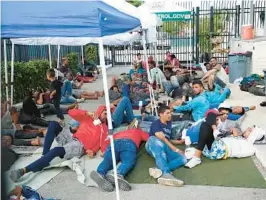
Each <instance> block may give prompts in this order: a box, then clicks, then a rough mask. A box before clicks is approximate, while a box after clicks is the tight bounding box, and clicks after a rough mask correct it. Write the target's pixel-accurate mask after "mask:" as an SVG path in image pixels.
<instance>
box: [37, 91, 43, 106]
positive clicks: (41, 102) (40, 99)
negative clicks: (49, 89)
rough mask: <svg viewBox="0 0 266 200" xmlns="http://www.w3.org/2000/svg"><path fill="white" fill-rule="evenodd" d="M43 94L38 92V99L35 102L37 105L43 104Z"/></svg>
mask: <svg viewBox="0 0 266 200" xmlns="http://www.w3.org/2000/svg"><path fill="white" fill-rule="evenodd" d="M43 95H44V94H43V93H41V94H40V96H39V99H38V100H37V102H36V103H37V104H38V105H42V104H43Z"/></svg>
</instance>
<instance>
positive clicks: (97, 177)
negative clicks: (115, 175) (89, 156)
mask: <svg viewBox="0 0 266 200" xmlns="http://www.w3.org/2000/svg"><path fill="white" fill-rule="evenodd" d="M90 177H91V179H92V180H93V181H94V182H95V183H96V184H97V185H98V187H99V188H101V189H102V190H104V191H106V192H112V191H114V186H113V184H112V183H110V182H109V181H108V180H107V179H105V178H104V177H103V176H102V175H101V174H99V173H98V172H96V171H92V172H91V173H90Z"/></svg>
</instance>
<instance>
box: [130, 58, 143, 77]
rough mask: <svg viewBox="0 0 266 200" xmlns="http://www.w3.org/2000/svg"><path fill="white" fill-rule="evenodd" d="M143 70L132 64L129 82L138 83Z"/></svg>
mask: <svg viewBox="0 0 266 200" xmlns="http://www.w3.org/2000/svg"><path fill="white" fill-rule="evenodd" d="M144 72H145V69H144V68H143V67H142V65H141V66H140V65H139V64H138V63H137V62H133V68H132V69H130V70H129V79H130V80H131V81H140V80H139V79H141V77H142V75H143V74H144Z"/></svg>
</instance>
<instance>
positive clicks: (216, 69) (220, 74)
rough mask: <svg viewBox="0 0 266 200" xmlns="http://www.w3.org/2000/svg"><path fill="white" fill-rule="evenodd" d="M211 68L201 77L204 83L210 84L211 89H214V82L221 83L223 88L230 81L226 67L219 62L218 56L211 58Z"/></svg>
mask: <svg viewBox="0 0 266 200" xmlns="http://www.w3.org/2000/svg"><path fill="white" fill-rule="evenodd" d="M210 65H211V70H209V71H208V72H207V73H206V74H205V75H204V76H203V78H202V79H201V80H202V82H203V84H207V85H208V89H209V90H213V89H214V83H217V84H219V85H220V86H221V87H222V88H224V87H225V86H226V84H227V83H228V76H227V74H226V72H225V70H224V68H223V67H222V66H221V65H220V64H218V62H217V58H214V57H213V58H211V61H210Z"/></svg>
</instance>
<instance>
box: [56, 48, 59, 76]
mask: <svg viewBox="0 0 266 200" xmlns="http://www.w3.org/2000/svg"><path fill="white" fill-rule="evenodd" d="M59 63H60V45H58V46H57V67H56V68H57V72H56V77H57V78H58V75H59Z"/></svg>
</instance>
